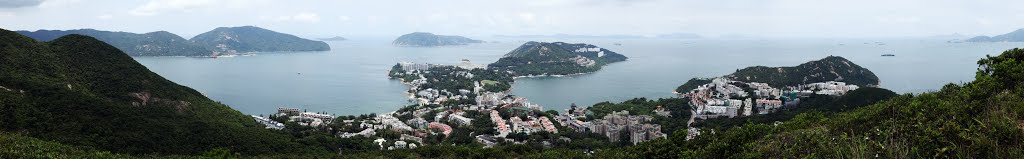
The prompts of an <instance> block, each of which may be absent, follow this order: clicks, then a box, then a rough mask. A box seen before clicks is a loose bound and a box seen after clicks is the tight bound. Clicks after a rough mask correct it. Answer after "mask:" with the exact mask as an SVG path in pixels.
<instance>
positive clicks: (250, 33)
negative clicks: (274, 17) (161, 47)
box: [189, 26, 331, 53]
mask: <svg viewBox="0 0 1024 159" xmlns="http://www.w3.org/2000/svg"><path fill="white" fill-rule="evenodd" d="M189 41H192V42H193V43H196V44H198V45H201V46H204V47H206V48H208V49H210V50H213V51H214V52H217V53H236V52H275V51H328V50H331V47H330V46H328V45H327V43H325V42H323V41H314V40H309V39H303V38H300V37H297V36H295V35H289V34H284V33H279V32H275V31H271V30H267V29H263V28H260V27H255V26H241V27H219V28H216V29H213V30H211V31H209V32H206V33H202V34H199V35H196V36H195V37H192V39H189Z"/></svg>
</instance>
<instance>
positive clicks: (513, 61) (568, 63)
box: [488, 41, 628, 76]
mask: <svg viewBox="0 0 1024 159" xmlns="http://www.w3.org/2000/svg"><path fill="white" fill-rule="evenodd" d="M626 59H628V58H627V57H626V56H624V55H622V54H619V53H616V52H614V51H611V50H608V49H604V48H601V47H597V46H594V45H591V44H571V43H564V42H552V43H549V42H535V41H531V42H527V43H525V44H523V45H521V46H519V48H516V49H515V50H512V51H511V52H509V53H506V54H505V56H503V57H502V58H500V59H498V61H497V62H494V63H492V64H490V65H488V67H489V68H494V69H500V70H507V71H512V72H514V73H515V74H516V75H517V76H530V75H569V74H578V73H589V72H594V71H597V70H599V69H601V67H602V66H604V65H607V64H610V63H615V62H621V61H626Z"/></svg>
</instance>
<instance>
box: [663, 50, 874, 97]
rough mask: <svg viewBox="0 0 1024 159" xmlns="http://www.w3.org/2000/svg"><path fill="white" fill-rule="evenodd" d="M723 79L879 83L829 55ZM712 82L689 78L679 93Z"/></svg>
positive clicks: (867, 72) (743, 71)
mask: <svg viewBox="0 0 1024 159" xmlns="http://www.w3.org/2000/svg"><path fill="white" fill-rule="evenodd" d="M723 77H724V78H726V79H728V80H733V81H741V82H758V83H766V84H768V85H769V86H771V87H786V86H796V85H800V84H808V83H817V82H828V81H840V82H845V83H847V84H851V85H859V86H869V87H874V86H878V83H879V80H878V76H875V73H873V72H871V71H870V70H868V69H866V68H864V67H860V66H859V65H857V64H854V63H853V62H851V61H849V60H847V59H846V58H843V57H839V56H828V57H825V58H823V59H821V60H815V61H810V62H807V63H803V64H800V65H797V66H793V67H767V66H754V67H747V68H744V69H740V70H736V72H734V73H732V74H729V75H725V76H723ZM710 82H711V79H704V78H695V79H690V80H689V81H687V82H686V83H684V84H683V85H681V86H679V87H678V88H676V92H680V93H681V92H686V91H689V90H692V89H695V88H697V86H700V85H703V84H706V83H710Z"/></svg>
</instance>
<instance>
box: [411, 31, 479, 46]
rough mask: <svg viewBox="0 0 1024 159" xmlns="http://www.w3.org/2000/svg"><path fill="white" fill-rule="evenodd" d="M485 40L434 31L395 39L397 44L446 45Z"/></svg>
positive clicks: (415, 33)
mask: <svg viewBox="0 0 1024 159" xmlns="http://www.w3.org/2000/svg"><path fill="white" fill-rule="evenodd" d="M482 42H483V41H480V40H474V39H470V38H466V37H462V36H451V35H434V34H432V33H425V32H414V33H409V34H405V35H402V36H399V37H398V39H395V41H394V42H391V44H394V45H396V46H445V45H466V44H472V43H482Z"/></svg>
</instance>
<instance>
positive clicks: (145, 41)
mask: <svg viewBox="0 0 1024 159" xmlns="http://www.w3.org/2000/svg"><path fill="white" fill-rule="evenodd" d="M17 32H18V33H19V34H22V35H25V36H28V37H31V38H32V39H35V40H37V41H51V40H54V39H57V38H58V37H62V36H65V35H69V34H79V35H86V36H91V37H94V38H96V39H99V40H100V41H103V42H106V43H108V44H110V45H113V46H114V47H117V48H118V49H120V50H121V51H124V52H125V53H127V54H128V55H130V56H209V55H210V54H211V53H212V51H210V50H207V49H206V48H203V47H202V46H199V45H195V44H193V43H192V42H189V41H188V40H185V38H182V37H181V36H178V35H175V34H172V33H170V32H166V31H156V32H149V33H145V34H136V33H129V32H112V31H101V30H95V29H76V30H37V31H17Z"/></svg>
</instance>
